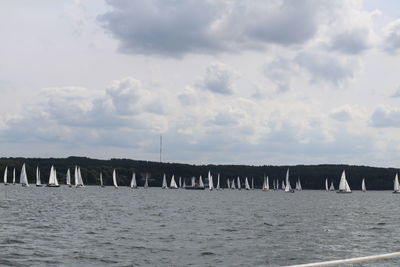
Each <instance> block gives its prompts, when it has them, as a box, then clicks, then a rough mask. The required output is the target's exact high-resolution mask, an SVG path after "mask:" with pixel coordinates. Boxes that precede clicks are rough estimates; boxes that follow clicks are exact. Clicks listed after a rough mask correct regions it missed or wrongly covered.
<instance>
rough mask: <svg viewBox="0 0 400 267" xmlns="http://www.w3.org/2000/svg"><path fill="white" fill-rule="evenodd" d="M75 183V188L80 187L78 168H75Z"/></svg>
mask: <svg viewBox="0 0 400 267" xmlns="http://www.w3.org/2000/svg"><path fill="white" fill-rule="evenodd" d="M74 181H75V186H78V184H79V174H78V166H75V172H74Z"/></svg>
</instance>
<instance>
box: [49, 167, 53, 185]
mask: <svg viewBox="0 0 400 267" xmlns="http://www.w3.org/2000/svg"><path fill="white" fill-rule="evenodd" d="M48 184H49V185H53V184H54V166H53V165H51V168H50V176H49V182H48Z"/></svg>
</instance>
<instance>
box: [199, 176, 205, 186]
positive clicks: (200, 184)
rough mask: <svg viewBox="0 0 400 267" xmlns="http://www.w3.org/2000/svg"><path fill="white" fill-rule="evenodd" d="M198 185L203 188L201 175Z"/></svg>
mask: <svg viewBox="0 0 400 267" xmlns="http://www.w3.org/2000/svg"><path fill="white" fill-rule="evenodd" d="M199 186H200V187H202V188H204V183H203V177H201V175H200V177H199Z"/></svg>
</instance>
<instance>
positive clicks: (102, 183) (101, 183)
mask: <svg viewBox="0 0 400 267" xmlns="http://www.w3.org/2000/svg"><path fill="white" fill-rule="evenodd" d="M99 178H100V187H104V182H103V172H100V177H99Z"/></svg>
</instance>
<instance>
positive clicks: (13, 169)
mask: <svg viewBox="0 0 400 267" xmlns="http://www.w3.org/2000/svg"><path fill="white" fill-rule="evenodd" d="M12 184H13V185H14V184H15V168H14V169H13V182H12Z"/></svg>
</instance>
